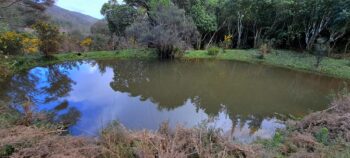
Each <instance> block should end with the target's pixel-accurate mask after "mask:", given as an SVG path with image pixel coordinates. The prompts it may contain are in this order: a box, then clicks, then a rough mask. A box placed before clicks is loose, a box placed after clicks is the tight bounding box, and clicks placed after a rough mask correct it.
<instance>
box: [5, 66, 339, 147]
mask: <svg viewBox="0 0 350 158" xmlns="http://www.w3.org/2000/svg"><path fill="white" fill-rule="evenodd" d="M343 83H344V82H343V81H342V80H339V79H334V78H329V77H322V76H318V75H312V74H306V73H301V72H295V71H291V70H286V69H280V68H273V67H269V66H263V65H255V64H247V63H240V62H233V61H208V60H205V61H203V60H191V61H171V62H159V61H145V60H143V61H140V60H99V61H80V62H67V63H64V64H57V65H51V66H47V67H37V68H34V69H32V70H30V71H28V72H25V73H22V74H17V75H15V76H13V77H12V78H11V79H9V81H8V82H7V83H6V84H2V85H0V86H1V89H0V95H1V97H2V98H3V99H7V100H11V102H12V103H13V105H14V106H16V105H20V104H21V103H22V102H23V100H24V98H29V99H30V100H31V101H32V102H33V103H34V104H35V110H37V111H46V112H49V113H51V114H52V115H53V116H54V120H55V121H59V122H63V123H65V124H69V131H70V132H71V134H73V135H88V136H95V135H97V134H98V133H99V131H100V130H101V129H102V128H104V127H106V126H107V125H108V124H109V123H111V122H113V121H119V122H120V123H122V124H123V125H124V126H126V127H127V128H129V129H133V130H140V129H150V130H156V129H157V128H158V127H159V125H160V124H161V123H162V122H165V121H168V122H169V124H170V126H171V127H175V126H176V125H178V124H181V125H184V126H186V127H193V126H196V125H199V124H201V123H203V122H209V125H210V126H213V127H216V128H221V129H222V130H223V132H225V134H229V135H230V136H232V137H233V138H234V139H235V140H237V141H241V142H250V141H252V140H255V139H256V138H270V137H271V136H272V135H273V134H274V132H275V130H276V129H278V128H283V127H284V125H283V123H282V122H281V121H280V117H279V116H280V115H286V116H288V115H293V116H296V117H301V116H304V115H306V114H307V113H309V112H311V111H317V110H322V109H325V108H327V104H328V103H329V97H328V96H329V95H330V94H331V92H332V90H337V89H339V88H341V87H342V86H343ZM276 114H278V115H276Z"/></svg>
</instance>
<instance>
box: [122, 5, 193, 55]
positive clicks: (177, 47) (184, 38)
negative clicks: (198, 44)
mask: <svg viewBox="0 0 350 158" xmlns="http://www.w3.org/2000/svg"><path fill="white" fill-rule="evenodd" d="M150 15H151V17H150V18H152V21H150V20H143V21H139V22H135V23H134V24H132V25H131V26H130V27H129V28H128V29H127V31H126V32H127V35H128V37H129V38H132V39H136V40H137V41H138V42H139V43H142V44H144V45H147V46H149V47H152V48H156V50H157V52H158V56H159V58H162V59H164V58H173V57H174V56H175V54H176V53H177V52H179V51H183V50H184V49H186V48H188V47H190V46H191V44H193V43H194V42H195V41H196V38H197V29H196V27H195V24H194V23H193V21H192V19H191V18H188V17H186V15H185V11H184V10H181V9H178V8H177V7H176V6H173V5H169V6H164V5H159V6H158V7H157V8H156V9H155V10H154V11H152V12H151V13H150Z"/></svg>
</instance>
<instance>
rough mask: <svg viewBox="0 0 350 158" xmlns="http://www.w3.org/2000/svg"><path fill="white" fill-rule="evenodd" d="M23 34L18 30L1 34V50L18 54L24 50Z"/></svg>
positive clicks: (9, 53)
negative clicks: (17, 31)
mask: <svg viewBox="0 0 350 158" xmlns="http://www.w3.org/2000/svg"><path fill="white" fill-rule="evenodd" d="M22 39H23V35H21V34H19V33H16V32H11V31H10V32H4V33H1V34H0V51H1V52H3V53H4V54H7V55H17V54H20V53H21V52H22V48H23V45H22Z"/></svg>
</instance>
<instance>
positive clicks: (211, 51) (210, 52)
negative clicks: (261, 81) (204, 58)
mask: <svg viewBox="0 0 350 158" xmlns="http://www.w3.org/2000/svg"><path fill="white" fill-rule="evenodd" d="M220 51H221V49H220V48H219V47H210V48H208V55H211V56H216V55H218V54H219V53H220Z"/></svg>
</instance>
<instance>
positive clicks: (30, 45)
mask: <svg viewBox="0 0 350 158" xmlns="http://www.w3.org/2000/svg"><path fill="white" fill-rule="evenodd" d="M22 45H23V51H24V53H28V54H32V53H37V52H39V45H40V40H39V39H37V38H27V37H26V38H23V40H22Z"/></svg>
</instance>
